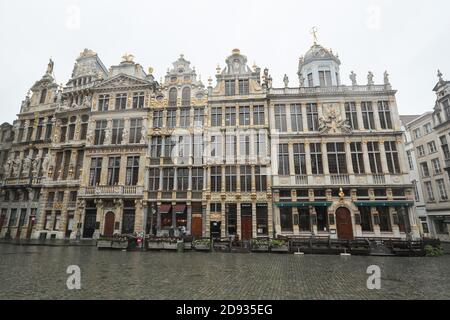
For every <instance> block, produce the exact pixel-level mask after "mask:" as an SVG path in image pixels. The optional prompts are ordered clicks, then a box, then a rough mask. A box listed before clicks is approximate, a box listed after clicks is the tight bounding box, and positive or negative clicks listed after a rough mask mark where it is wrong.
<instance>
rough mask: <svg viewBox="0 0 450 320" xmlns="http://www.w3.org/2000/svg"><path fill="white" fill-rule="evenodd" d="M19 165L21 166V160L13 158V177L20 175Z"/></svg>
mask: <svg viewBox="0 0 450 320" xmlns="http://www.w3.org/2000/svg"><path fill="white" fill-rule="evenodd" d="M19 167H20V162H19V160H13V161H12V169H13V170H12V175H13V177H17V176H19Z"/></svg>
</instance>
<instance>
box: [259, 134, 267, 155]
mask: <svg viewBox="0 0 450 320" xmlns="http://www.w3.org/2000/svg"><path fill="white" fill-rule="evenodd" d="M266 140H267V138H266V131H265V130H260V131H257V132H256V156H257V157H259V158H261V159H263V158H265V157H267V143H266Z"/></svg>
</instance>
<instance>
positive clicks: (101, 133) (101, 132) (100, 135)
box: [94, 120, 108, 145]
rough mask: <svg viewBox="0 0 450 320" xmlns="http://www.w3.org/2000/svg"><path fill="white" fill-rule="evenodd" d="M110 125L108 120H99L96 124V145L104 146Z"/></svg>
mask: <svg viewBox="0 0 450 320" xmlns="http://www.w3.org/2000/svg"><path fill="white" fill-rule="evenodd" d="M107 125H108V122H107V121H106V120H99V121H96V123H95V136H94V144H95V145H102V144H104V143H105V134H106V132H105V130H106V127H107Z"/></svg>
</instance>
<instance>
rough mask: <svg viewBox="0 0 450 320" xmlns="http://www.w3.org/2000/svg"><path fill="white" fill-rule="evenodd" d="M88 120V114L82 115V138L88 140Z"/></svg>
mask: <svg viewBox="0 0 450 320" xmlns="http://www.w3.org/2000/svg"><path fill="white" fill-rule="evenodd" d="M88 121H89V116H88V115H82V116H81V129H80V140H86V135H87V129H88Z"/></svg>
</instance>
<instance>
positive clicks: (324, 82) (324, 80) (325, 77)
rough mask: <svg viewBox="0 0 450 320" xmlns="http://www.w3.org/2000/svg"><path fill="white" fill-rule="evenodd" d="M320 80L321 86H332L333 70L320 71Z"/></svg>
mask: <svg viewBox="0 0 450 320" xmlns="http://www.w3.org/2000/svg"><path fill="white" fill-rule="evenodd" d="M319 81H320V86H321V87H331V85H332V82H331V72H330V71H319Z"/></svg>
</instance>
